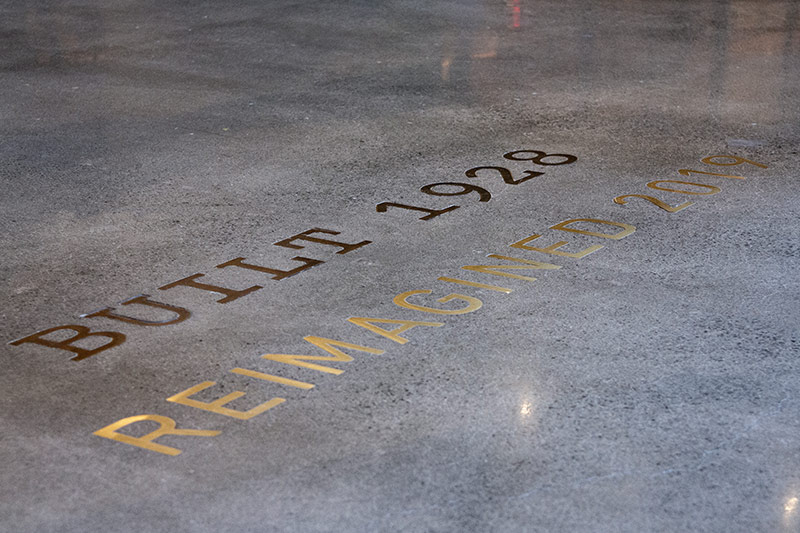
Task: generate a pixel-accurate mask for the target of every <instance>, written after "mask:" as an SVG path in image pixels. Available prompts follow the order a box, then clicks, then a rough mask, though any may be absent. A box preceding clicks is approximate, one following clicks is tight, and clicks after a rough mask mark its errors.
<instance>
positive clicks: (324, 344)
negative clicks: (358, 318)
mask: <svg viewBox="0 0 800 533" xmlns="http://www.w3.org/2000/svg"><path fill="white" fill-rule="evenodd" d="M303 340H305V341H307V342H310V343H311V344H313V345H314V346H317V347H318V348H322V349H323V350H325V351H326V352H328V353H329V354H331V357H328V356H325V355H293V354H282V353H269V354H266V355H262V356H261V358H262V359H267V360H269V361H276V362H278V363H286V364H287V365H294V366H302V367H304V368H310V369H311V370H317V371H319V372H327V373H328V374H335V375H339V374H341V373H342V372H344V370H339V369H338V368H332V367H329V366H324V365H318V364H315V363H306V362H305V361H341V362H343V363H349V362H350V361H352V360H353V358H352V357H350V356H349V355H347V354H346V353H344V352H343V351H341V350H339V349H338V348H334V346H340V347H342V348H348V349H350V350H357V351H359V352H367V353H371V354H375V355H381V354H383V353H385V350H378V349H376V348H370V347H368V346H359V345H358V344H351V343H349V342H342V341H336V340H333V339H326V338H324V337H314V336H308V337H303Z"/></svg>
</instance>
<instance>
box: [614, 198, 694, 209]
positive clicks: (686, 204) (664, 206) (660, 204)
mask: <svg viewBox="0 0 800 533" xmlns="http://www.w3.org/2000/svg"><path fill="white" fill-rule="evenodd" d="M625 198H642V199H644V200H647V201H648V202H650V203H651V204H653V205H657V206H658V207H660V208H661V209H663V210H664V211H667V212H669V213H677V212H678V211H680V210H682V209H686V208H687V207H689V206H690V205H694V203H693V202H683V203H682V204H680V205H676V206H675V207H672V206H671V205H669V204H668V203H665V202H662V201H661V200H659V199H658V198H653V197H652V196H647V195H645V194H623V195H622V196H617V197H616V198H614V203H615V204H619V205H625V204H627V203H628V202H626V201H625Z"/></svg>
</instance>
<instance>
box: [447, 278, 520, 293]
mask: <svg viewBox="0 0 800 533" xmlns="http://www.w3.org/2000/svg"><path fill="white" fill-rule="evenodd" d="M436 280H437V281H446V282H447V283H457V284H459V285H466V286H467V287H476V288H478V289H488V290H490V291H497V292H504V293H506V294H509V293H510V292H512V291H511V289H507V288H506V287H498V286H497V285H488V284H486V283H477V282H475V281H466V280H463V279H457V278H447V277H440V278H436Z"/></svg>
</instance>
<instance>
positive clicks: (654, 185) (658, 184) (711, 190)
mask: <svg viewBox="0 0 800 533" xmlns="http://www.w3.org/2000/svg"><path fill="white" fill-rule="evenodd" d="M662 183H680V184H681V185H691V186H692V187H702V188H704V189H707V191H708V192H697V191H684V190H683V189H673V188H672V187H662V186H661V184H662ZM647 186H648V187H650V188H651V189H656V190H659V191H669V192H677V193H679V194H693V195H699V196H703V195H707V194H717V193H718V192H720V191H721V190H722V189H720V188H719V187H715V186H714V185H706V184H705V183H694V182H691V181H680V180H657V181H651V182H650V183H648V184H647Z"/></svg>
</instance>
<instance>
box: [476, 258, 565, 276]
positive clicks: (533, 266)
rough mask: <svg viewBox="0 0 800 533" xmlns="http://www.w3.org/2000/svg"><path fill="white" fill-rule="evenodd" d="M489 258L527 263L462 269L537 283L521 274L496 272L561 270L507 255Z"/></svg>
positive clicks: (549, 264)
mask: <svg viewBox="0 0 800 533" xmlns="http://www.w3.org/2000/svg"><path fill="white" fill-rule="evenodd" d="M488 257H491V258H492V259H505V260H506V261H514V262H517V263H525V264H524V265H469V266H463V267H461V268H462V269H463V270H472V271H474V272H482V273H484V274H491V275H492V276H503V277H506V278H514V279H522V280H526V281H536V278H532V277H530V276H521V275H519V274H509V273H508V272H495V271H496V270H557V269H559V268H561V267H560V266H558V265H553V264H551V263H541V262H539V261H529V260H528V259H519V258H518V257H507V256H505V255H497V254H489V255H488Z"/></svg>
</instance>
